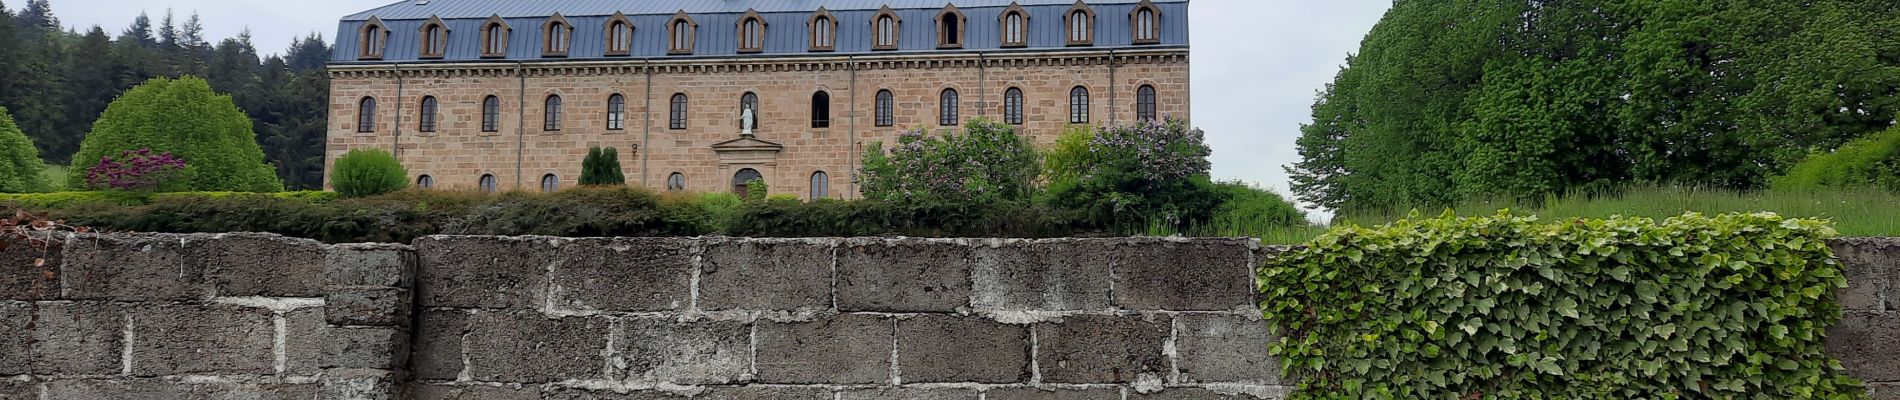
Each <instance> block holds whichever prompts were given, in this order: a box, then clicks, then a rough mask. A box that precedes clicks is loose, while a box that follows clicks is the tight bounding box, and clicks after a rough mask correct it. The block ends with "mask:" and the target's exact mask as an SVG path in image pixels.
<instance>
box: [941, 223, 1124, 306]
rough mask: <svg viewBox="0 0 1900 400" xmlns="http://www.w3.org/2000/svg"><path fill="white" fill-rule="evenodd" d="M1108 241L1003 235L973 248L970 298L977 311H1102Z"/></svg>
mask: <svg viewBox="0 0 1900 400" xmlns="http://www.w3.org/2000/svg"><path fill="white" fill-rule="evenodd" d="M1112 243H1113V242H1112V241H1107V240H1066V239H1065V240H1043V241H1025V240H1009V241H1004V242H1002V244H1001V245H1000V246H997V247H983V248H978V249H977V250H976V267H975V271H974V273H973V274H972V280H973V281H974V287H973V288H972V289H971V290H972V291H973V292H974V293H975V296H973V297H972V299H971V301H972V302H973V305H974V306H975V308H976V309H977V310H978V311H1027V310H1035V311H1081V310H1107V309H1108V308H1109V293H1110V290H1109V283H1110V281H1111V278H1110V274H1109V264H1110V262H1112V261H1113V259H1112V258H1111V256H1112V255H1113V254H1112V253H1110V252H1109V250H1111V249H1113V245H1112Z"/></svg>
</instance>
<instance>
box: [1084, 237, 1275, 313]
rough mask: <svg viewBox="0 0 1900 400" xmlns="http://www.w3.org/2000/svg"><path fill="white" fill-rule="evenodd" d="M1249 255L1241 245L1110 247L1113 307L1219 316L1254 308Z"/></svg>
mask: <svg viewBox="0 0 1900 400" xmlns="http://www.w3.org/2000/svg"><path fill="white" fill-rule="evenodd" d="M1252 251H1253V250H1252V249H1251V248H1250V247H1249V244H1248V243H1247V242H1245V241H1240V240H1194V241H1176V240H1160V239H1134V240H1129V241H1127V242H1123V243H1121V244H1120V245H1119V246H1116V248H1115V253H1114V254H1115V260H1116V261H1115V305H1117V306H1121V307H1122V308H1125V309H1129V310H1171V311H1222V310H1233V309H1235V308H1245V307H1246V306H1249V305H1251V304H1252V303H1253V295H1252V293H1253V268H1252V266H1250V265H1248V263H1247V260H1248V259H1250V258H1251V257H1249V254H1250V253H1251V252H1252Z"/></svg>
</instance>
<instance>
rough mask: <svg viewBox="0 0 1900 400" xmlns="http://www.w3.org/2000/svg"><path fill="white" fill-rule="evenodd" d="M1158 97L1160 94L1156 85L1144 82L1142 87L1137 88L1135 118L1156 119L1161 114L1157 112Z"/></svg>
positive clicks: (1138, 119)
mask: <svg viewBox="0 0 1900 400" xmlns="http://www.w3.org/2000/svg"><path fill="white" fill-rule="evenodd" d="M1158 97H1159V96H1158V94H1157V93H1155V86H1154V85H1150V84H1142V85H1141V87H1138V88H1136V89H1135V120H1136V121H1150V122H1153V121H1155V118H1157V117H1159V116H1160V115H1158V114H1157V113H1156V110H1155V109H1156V104H1155V103H1156V102H1157V101H1158Z"/></svg>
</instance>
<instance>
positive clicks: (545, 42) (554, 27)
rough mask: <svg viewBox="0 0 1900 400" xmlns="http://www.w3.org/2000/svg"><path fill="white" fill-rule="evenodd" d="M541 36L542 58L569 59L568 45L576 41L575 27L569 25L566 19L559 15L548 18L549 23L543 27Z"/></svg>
mask: <svg viewBox="0 0 1900 400" xmlns="http://www.w3.org/2000/svg"><path fill="white" fill-rule="evenodd" d="M541 34H542V35H541V37H542V41H541V56H542V57H567V48H568V45H569V44H572V42H573V39H574V25H569V24H568V23H567V18H566V17H562V16H561V14H559V13H556V14H554V16H553V17H548V23H547V24H546V25H543V26H542V27H541Z"/></svg>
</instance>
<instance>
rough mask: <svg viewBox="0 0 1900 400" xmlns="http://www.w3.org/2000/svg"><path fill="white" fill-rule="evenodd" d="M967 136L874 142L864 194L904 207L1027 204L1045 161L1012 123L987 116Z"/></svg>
mask: <svg viewBox="0 0 1900 400" xmlns="http://www.w3.org/2000/svg"><path fill="white" fill-rule="evenodd" d="M964 125H965V129H964V133H963V134H962V135H958V134H955V133H949V132H946V133H944V134H943V135H940V136H936V137H932V136H927V135H925V132H924V131H923V130H915V131H910V132H905V133H904V134H903V135H900V136H898V138H897V146H896V147H894V148H891V149H889V153H888V154H886V149H885V148H884V146H883V144H882V143H875V144H873V145H872V148H871V150H870V151H869V152H867V153H866V154H865V155H864V171H863V172H864V173H863V175H864V196H865V198H869V199H877V200H883V201H888V202H893V203H901V204H919V203H927V202H953V203H962V204H978V205H981V204H988V203H991V202H995V201H1022V200H1028V199H1029V197H1030V195H1031V193H1033V191H1034V190H1033V189H1034V186H1033V185H1034V182H1035V179H1036V175H1037V173H1038V171H1039V170H1040V169H1041V160H1039V159H1038V156H1037V154H1036V150H1035V148H1034V147H1033V146H1031V145H1030V144H1029V142H1028V141H1026V140H1023V139H1022V138H1021V137H1018V136H1016V131H1015V129H1014V128H1013V127H1011V126H1009V125H1008V124H1003V123H998V122H993V121H989V120H986V119H982V118H977V119H972V120H970V121H969V122H968V123H965V124H964Z"/></svg>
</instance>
